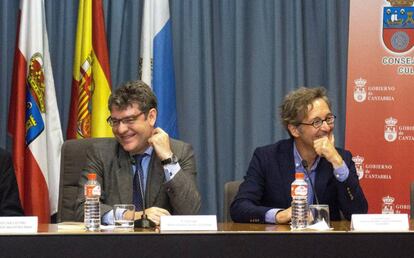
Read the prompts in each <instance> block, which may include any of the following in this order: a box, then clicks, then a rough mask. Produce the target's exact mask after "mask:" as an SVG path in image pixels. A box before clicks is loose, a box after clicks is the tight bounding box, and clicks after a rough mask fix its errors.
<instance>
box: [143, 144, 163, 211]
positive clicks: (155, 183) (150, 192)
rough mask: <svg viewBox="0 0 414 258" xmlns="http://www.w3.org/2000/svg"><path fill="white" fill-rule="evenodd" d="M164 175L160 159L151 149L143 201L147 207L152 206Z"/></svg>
mask: <svg viewBox="0 0 414 258" xmlns="http://www.w3.org/2000/svg"><path fill="white" fill-rule="evenodd" d="M164 177H165V175H164V168H163V167H162V165H161V161H160V160H159V158H158V157H157V155H156V154H155V151H153V153H152V157H151V161H150V164H149V169H148V179H147V186H146V193H145V202H146V206H147V207H152V206H154V204H155V201H156V199H157V196H158V194H159V192H160V191H161V187H162V185H163V183H164Z"/></svg>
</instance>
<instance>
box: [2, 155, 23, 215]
mask: <svg viewBox="0 0 414 258" xmlns="http://www.w3.org/2000/svg"><path fill="white" fill-rule="evenodd" d="M23 215H24V214H23V209H22V206H21V205H20V199H19V189H18V187H17V182H16V175H15V174H14V168H13V162H12V159H11V156H10V154H9V153H8V152H7V151H5V150H3V149H1V148H0V216H23Z"/></svg>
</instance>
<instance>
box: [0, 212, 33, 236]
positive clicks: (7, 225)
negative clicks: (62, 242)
mask: <svg viewBox="0 0 414 258" xmlns="http://www.w3.org/2000/svg"><path fill="white" fill-rule="evenodd" d="M4 233H18V234H24V233H37V216H27V217H0V234H4Z"/></svg>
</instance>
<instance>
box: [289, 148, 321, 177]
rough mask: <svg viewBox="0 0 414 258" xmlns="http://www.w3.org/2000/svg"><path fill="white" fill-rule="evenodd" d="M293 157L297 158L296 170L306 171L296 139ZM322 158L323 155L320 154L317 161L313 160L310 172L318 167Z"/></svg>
mask: <svg viewBox="0 0 414 258" xmlns="http://www.w3.org/2000/svg"><path fill="white" fill-rule="evenodd" d="M293 157H294V159H295V169H296V171H301V172H305V168H304V167H303V165H302V160H303V159H302V157H301V156H300V154H299V151H298V149H297V148H296V143H295V141H293ZM320 160H321V157H320V156H318V157H317V158H316V160H315V162H313V164H312V167H311V168H310V173H312V172H313V171H314V170H315V169H316V167H317V166H318V164H319V161H320Z"/></svg>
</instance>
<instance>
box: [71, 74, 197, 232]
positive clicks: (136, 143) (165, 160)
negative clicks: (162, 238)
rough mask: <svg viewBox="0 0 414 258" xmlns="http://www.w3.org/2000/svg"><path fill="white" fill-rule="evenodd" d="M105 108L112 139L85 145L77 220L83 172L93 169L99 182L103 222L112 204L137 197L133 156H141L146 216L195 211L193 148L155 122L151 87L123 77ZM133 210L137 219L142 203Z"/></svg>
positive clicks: (155, 218) (156, 220) (80, 213)
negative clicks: (121, 83) (107, 111)
mask: <svg viewBox="0 0 414 258" xmlns="http://www.w3.org/2000/svg"><path fill="white" fill-rule="evenodd" d="M108 108H109V111H110V117H109V118H108V119H107V122H108V123H109V125H110V126H111V127H112V132H113V134H114V136H115V138H106V139H104V140H101V141H99V142H98V143H96V144H94V145H93V146H92V147H91V148H90V149H89V150H87V154H86V155H87V156H86V158H87V165H86V167H85V169H83V171H82V175H81V178H80V181H79V187H78V198H77V202H76V217H77V220H79V221H81V220H83V216H84V214H83V206H84V202H85V198H84V190H83V187H84V185H85V183H86V181H87V174H88V173H89V172H94V173H96V175H97V180H98V182H99V183H100V184H101V189H102V195H101V199H100V201H101V215H102V223H103V224H113V223H114V221H113V211H112V209H113V205H114V204H131V203H132V204H134V202H135V200H136V199H135V198H139V196H136V194H137V193H135V195H134V192H135V191H134V187H137V186H136V184H135V186H133V182H134V175H135V173H136V171H137V166H138V164H137V162H139V161H138V160H136V155H142V156H143V158H142V160H141V162H140V165H141V167H142V172H143V178H142V180H141V181H142V186H143V188H144V189H143V192H144V200H145V207H147V208H146V209H145V213H146V215H147V216H148V218H149V219H150V220H152V221H153V222H154V223H155V224H157V225H159V223H160V217H161V216H163V215H170V214H180V215H193V214H197V213H198V211H199V208H200V204H201V198H200V194H199V192H198V190H197V185H196V174H197V173H196V164H195V158H194V152H193V149H192V147H191V145H190V144H188V143H185V142H182V141H179V140H175V139H172V138H170V137H169V136H168V134H167V133H166V132H165V131H164V130H163V129H161V128H159V127H155V122H156V120H157V99H156V96H155V95H154V93H153V92H152V90H151V88H150V87H149V86H148V85H146V84H145V83H144V82H142V81H131V82H126V83H124V84H123V85H121V86H120V87H119V88H118V89H117V90H115V92H114V93H113V94H112V95H111V96H110V97H109V100H108ZM139 192H140V191H139ZM136 206H138V205H136ZM136 209H137V211H136V212H135V219H140V218H141V215H142V208H140V207H136Z"/></svg>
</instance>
